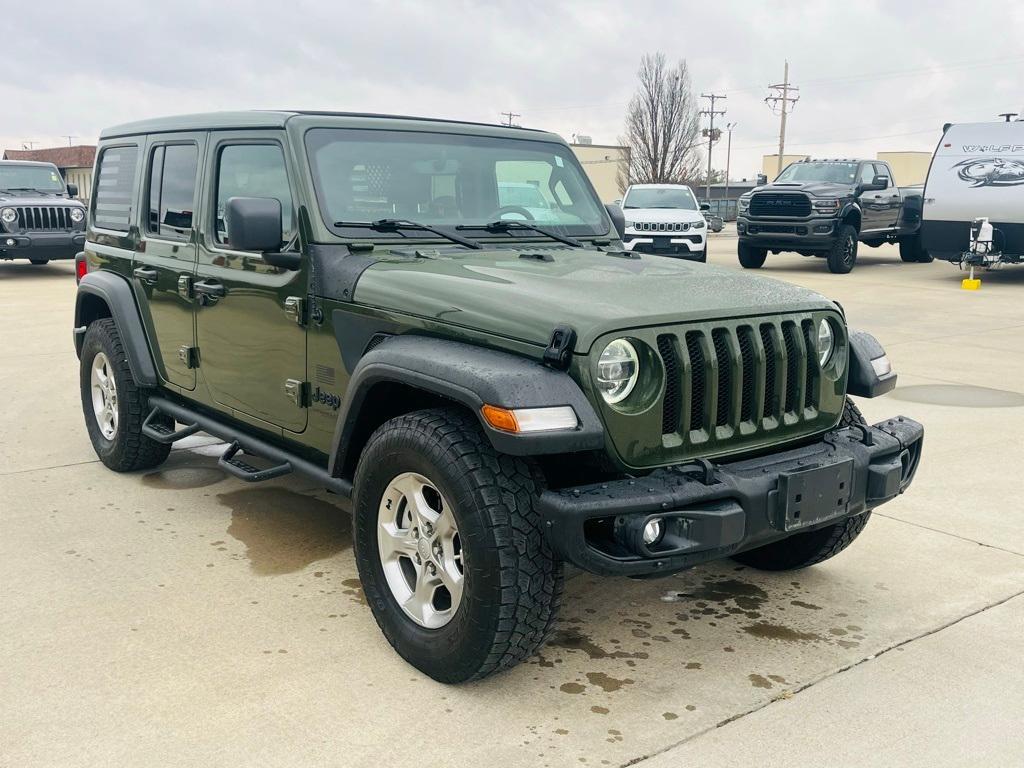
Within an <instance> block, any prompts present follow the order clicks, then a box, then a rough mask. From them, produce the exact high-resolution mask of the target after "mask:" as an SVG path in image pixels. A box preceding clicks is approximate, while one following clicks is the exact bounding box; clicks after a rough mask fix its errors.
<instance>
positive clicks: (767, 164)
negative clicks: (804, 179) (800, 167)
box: [761, 152, 810, 181]
mask: <svg viewBox="0 0 1024 768" xmlns="http://www.w3.org/2000/svg"><path fill="white" fill-rule="evenodd" d="M808 157H810V155H783V156H782V165H781V166H780V165H779V154H778V153H777V152H776V153H775V154H774V155H763V156H762V157H761V173H763V174H764V175H765V176H767V177H768V181H771V180H772V179H774V178H775V177H776V176H778V175H779V173H780V172H781V171H782V169H783V168H785V167H786V166H787V165H789V164H790V163H797V162H799V161H801V160H806V159H807V158H808Z"/></svg>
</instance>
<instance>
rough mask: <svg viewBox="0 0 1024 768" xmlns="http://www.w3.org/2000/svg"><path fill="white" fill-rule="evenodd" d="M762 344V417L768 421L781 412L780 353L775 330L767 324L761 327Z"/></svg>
mask: <svg viewBox="0 0 1024 768" xmlns="http://www.w3.org/2000/svg"><path fill="white" fill-rule="evenodd" d="M761 344H763V345H764V408H763V409H762V411H761V417H762V418H765V419H767V418H768V417H769V416H774V415H775V414H776V413H778V411H779V378H778V375H779V374H778V370H777V369H776V365H775V361H776V358H777V357H778V352H777V351H776V347H775V333H774V329H773V327H772V326H771V325H768V324H767V323H765V324H764V325H762V326H761Z"/></svg>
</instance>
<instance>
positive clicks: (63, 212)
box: [14, 205, 72, 232]
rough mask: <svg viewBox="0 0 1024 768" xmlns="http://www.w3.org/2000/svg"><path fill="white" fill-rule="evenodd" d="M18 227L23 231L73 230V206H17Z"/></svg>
mask: <svg viewBox="0 0 1024 768" xmlns="http://www.w3.org/2000/svg"><path fill="white" fill-rule="evenodd" d="M14 210H16V211H17V212H18V224H17V226H18V228H19V229H21V230H22V231H36V232H67V231H70V230H71V226H72V225H71V208H69V207H67V206H54V205H33V206H23V207H21V208H15V209H14Z"/></svg>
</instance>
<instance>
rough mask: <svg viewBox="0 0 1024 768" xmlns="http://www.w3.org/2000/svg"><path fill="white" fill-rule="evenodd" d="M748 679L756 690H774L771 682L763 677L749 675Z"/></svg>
mask: <svg viewBox="0 0 1024 768" xmlns="http://www.w3.org/2000/svg"><path fill="white" fill-rule="evenodd" d="M747 679H748V680H749V681H750V684H751V685H752V686H754V687H755V688H772V687H773V686H772V684H771V682H770V681H769V680H768V678H766V677H763V676H761V675H755V674H750V675H747Z"/></svg>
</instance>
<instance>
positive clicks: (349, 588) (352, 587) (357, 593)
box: [314, 574, 367, 605]
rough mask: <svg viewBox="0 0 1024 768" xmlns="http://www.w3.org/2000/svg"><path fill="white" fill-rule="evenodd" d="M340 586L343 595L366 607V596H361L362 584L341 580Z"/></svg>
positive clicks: (352, 580)
mask: <svg viewBox="0 0 1024 768" xmlns="http://www.w3.org/2000/svg"><path fill="white" fill-rule="evenodd" d="M314 575H315V574H314ZM341 585H342V586H343V587H345V588H344V589H343V590H341V593H342V594H343V595H348V596H349V597H351V598H352V599H353V600H355V601H356V602H357V603H360V604H361V605H367V602H366V595H365V594H363V584H362V582H361V581H359V579H342V582H341Z"/></svg>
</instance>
